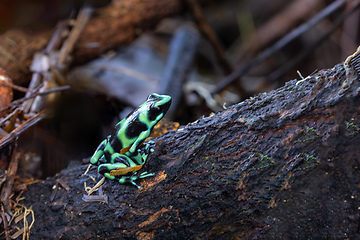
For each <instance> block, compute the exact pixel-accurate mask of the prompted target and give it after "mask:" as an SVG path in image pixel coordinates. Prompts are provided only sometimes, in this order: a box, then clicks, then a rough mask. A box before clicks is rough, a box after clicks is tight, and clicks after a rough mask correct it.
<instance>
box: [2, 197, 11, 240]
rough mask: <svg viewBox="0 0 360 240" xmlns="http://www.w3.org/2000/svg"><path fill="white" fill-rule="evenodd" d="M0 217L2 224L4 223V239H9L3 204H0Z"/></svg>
mask: <svg viewBox="0 0 360 240" xmlns="http://www.w3.org/2000/svg"><path fill="white" fill-rule="evenodd" d="M1 218H2V220H3V224H4V232H5V237H6V240H10V236H9V228H8V223H7V219H6V216H5V209H4V205H3V204H1Z"/></svg>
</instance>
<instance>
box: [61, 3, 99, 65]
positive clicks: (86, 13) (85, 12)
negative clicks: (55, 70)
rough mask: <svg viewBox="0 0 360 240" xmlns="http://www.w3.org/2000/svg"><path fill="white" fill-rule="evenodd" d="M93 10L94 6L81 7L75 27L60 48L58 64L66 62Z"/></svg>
mask: <svg viewBox="0 0 360 240" xmlns="http://www.w3.org/2000/svg"><path fill="white" fill-rule="evenodd" d="M92 12H93V8H92V7H88V6H85V7H83V8H82V9H81V11H80V13H79V16H78V18H77V20H76V22H75V25H74V28H73V29H72V31H71V33H70V35H69V37H68V39H67V40H66V41H65V43H64V44H63V46H62V48H61V49H60V54H59V61H58V64H59V65H61V64H63V63H64V62H65V60H66V58H67V56H68V55H69V54H70V52H71V51H72V50H73V49H74V47H75V43H76V41H77V40H78V39H79V37H80V33H81V32H82V31H83V30H84V28H85V26H86V24H87V23H88V21H89V19H90V17H91V15H92Z"/></svg>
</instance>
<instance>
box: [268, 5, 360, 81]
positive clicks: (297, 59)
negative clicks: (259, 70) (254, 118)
mask: <svg viewBox="0 0 360 240" xmlns="http://www.w3.org/2000/svg"><path fill="white" fill-rule="evenodd" d="M359 7H360V2H357V4H356V5H354V6H352V7H351V9H348V10H347V11H345V12H343V13H342V14H341V15H340V16H339V17H337V18H336V19H335V21H334V22H333V24H332V26H331V27H330V28H329V29H328V30H327V31H326V32H325V34H323V36H322V37H320V38H319V39H318V40H316V41H315V42H314V43H313V44H311V45H310V46H309V47H307V48H306V49H304V50H303V51H302V52H301V53H300V54H299V55H298V56H296V57H295V58H293V59H292V60H290V61H289V62H287V63H286V64H285V65H283V66H281V67H280V68H279V69H277V70H276V71H274V72H272V73H271V74H270V75H269V76H268V77H267V78H266V81H265V82H266V84H269V83H272V82H274V81H276V80H277V79H279V78H280V77H281V76H282V75H284V74H285V73H286V72H288V71H289V70H290V69H291V68H292V67H294V66H296V64H297V63H299V62H300V61H301V60H302V59H304V58H306V57H307V56H308V55H310V54H312V53H313V50H314V49H315V48H316V47H317V46H319V45H320V44H321V43H323V42H324V41H325V40H327V39H328V38H329V36H330V35H331V34H332V33H333V32H334V31H335V30H336V29H337V28H338V27H339V25H340V24H341V23H342V22H343V21H344V20H345V19H346V18H347V17H349V16H350V15H351V14H352V13H354V12H355V10H357V9H358V8H359Z"/></svg>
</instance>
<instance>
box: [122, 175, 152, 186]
mask: <svg viewBox="0 0 360 240" xmlns="http://www.w3.org/2000/svg"><path fill="white" fill-rule="evenodd" d="M154 175H155V174H154V173H147V172H143V173H141V174H139V175H136V173H135V172H134V173H133V175H131V176H122V177H120V178H117V179H119V183H121V184H124V183H131V184H132V185H134V186H136V187H137V188H140V186H139V185H137V184H136V183H135V180H137V179H141V178H146V177H152V176H154Z"/></svg>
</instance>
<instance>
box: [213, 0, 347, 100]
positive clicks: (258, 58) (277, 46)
mask: <svg viewBox="0 0 360 240" xmlns="http://www.w3.org/2000/svg"><path fill="white" fill-rule="evenodd" d="M348 1H350V0H338V1H334V2H333V3H332V4H330V5H329V6H328V7H326V8H325V9H323V10H322V11H321V12H319V13H318V14H317V15H316V16H314V17H313V18H311V19H310V20H309V21H308V22H306V23H304V24H302V25H300V26H299V27H297V28H296V29H294V30H293V31H291V32H290V33H288V34H287V35H286V36H284V37H283V38H282V39H280V40H279V41H277V42H276V43H275V44H274V45H272V46H271V47H270V48H268V49H266V50H265V51H263V52H262V53H260V54H259V55H258V56H256V57H255V58H254V59H253V60H251V61H250V62H249V63H248V64H246V65H245V66H244V67H242V68H239V69H237V70H235V71H234V72H233V73H232V74H230V75H228V76H227V77H225V78H224V79H223V80H222V81H221V82H219V83H218V84H217V86H216V88H215V89H214V91H213V92H212V94H216V93H219V92H220V91H222V90H223V89H224V88H225V87H226V86H228V85H229V84H231V83H233V82H235V81H236V80H237V79H238V78H240V77H242V76H244V75H245V74H246V73H247V72H248V71H249V70H250V69H251V68H253V67H254V66H255V65H257V64H259V63H260V62H262V61H264V60H265V59H267V58H268V57H270V56H271V55H272V54H273V53H274V52H276V51H278V50H280V49H281V48H283V47H284V46H286V45H287V44H288V43H290V42H291V41H292V40H294V39H295V38H297V37H298V36H300V35H301V34H302V33H304V32H305V31H307V30H308V29H310V28H311V27H313V26H314V25H315V24H317V23H318V22H320V21H321V20H322V19H324V18H325V17H327V16H329V15H330V14H331V13H333V12H334V11H336V10H338V9H339V8H340V7H342V6H344V4H345V3H346V2H348Z"/></svg>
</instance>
